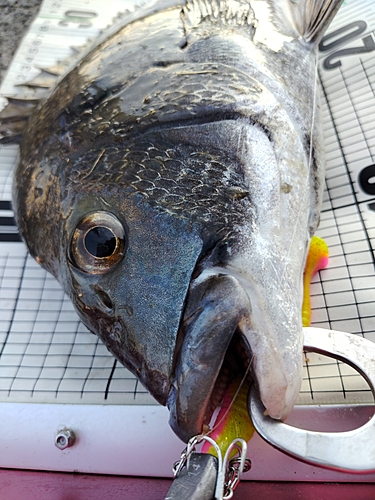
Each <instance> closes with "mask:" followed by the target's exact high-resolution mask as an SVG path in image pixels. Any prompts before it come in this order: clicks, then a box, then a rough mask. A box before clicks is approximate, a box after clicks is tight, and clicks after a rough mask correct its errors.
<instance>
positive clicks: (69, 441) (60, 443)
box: [55, 428, 76, 450]
mask: <svg viewBox="0 0 375 500" xmlns="http://www.w3.org/2000/svg"><path fill="white" fill-rule="evenodd" d="M75 440H76V435H75V434H74V432H73V431H72V430H70V429H66V428H65V429H61V431H59V432H58V433H57V434H56V437H55V446H56V447H57V448H58V449H59V450H65V448H70V447H71V446H73V444H74V442H75Z"/></svg>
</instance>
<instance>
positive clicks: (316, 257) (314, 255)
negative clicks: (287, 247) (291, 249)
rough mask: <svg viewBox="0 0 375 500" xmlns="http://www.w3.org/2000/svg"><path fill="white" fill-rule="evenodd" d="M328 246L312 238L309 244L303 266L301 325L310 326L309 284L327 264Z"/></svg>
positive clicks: (320, 240) (315, 237)
mask: <svg viewBox="0 0 375 500" xmlns="http://www.w3.org/2000/svg"><path fill="white" fill-rule="evenodd" d="M328 255H329V253H328V246H327V244H326V242H325V241H324V240H322V238H319V237H318V236H313V237H312V238H311V242H310V248H309V253H308V255H307V259H306V264H305V273H304V277H303V304H302V324H303V326H310V323H311V298H310V283H311V280H312V278H313V276H314V275H315V274H316V273H317V272H318V271H320V270H321V269H324V268H325V267H326V266H327V264H328Z"/></svg>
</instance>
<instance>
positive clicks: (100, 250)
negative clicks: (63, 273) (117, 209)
mask: <svg viewBox="0 0 375 500" xmlns="http://www.w3.org/2000/svg"><path fill="white" fill-rule="evenodd" d="M124 251H125V230H124V226H123V225H122V224H121V222H120V221H119V220H118V219H117V217H115V216H114V215H113V214H111V213H109V212H94V213H90V214H87V215H85V217H83V218H82V219H81V220H80V221H79V222H78V224H77V226H76V228H75V229H74V231H73V235H72V238H71V242H70V250H69V257H70V260H71V262H72V263H73V265H74V266H75V267H77V268H78V269H81V270H82V271H84V272H86V273H90V274H104V273H106V272H108V271H110V270H111V269H112V268H113V267H114V266H115V265H116V264H118V263H119V262H120V261H121V260H122V258H123V257H124Z"/></svg>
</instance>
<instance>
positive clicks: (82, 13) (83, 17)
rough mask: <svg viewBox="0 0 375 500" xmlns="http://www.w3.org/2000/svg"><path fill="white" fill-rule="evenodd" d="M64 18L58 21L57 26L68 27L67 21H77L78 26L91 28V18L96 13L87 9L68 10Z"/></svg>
mask: <svg viewBox="0 0 375 500" xmlns="http://www.w3.org/2000/svg"><path fill="white" fill-rule="evenodd" d="M64 17H65V19H64V20H63V21H60V22H59V26H64V27H68V26H69V23H78V27H79V28H91V26H92V22H91V19H93V18H94V17H98V14H97V13H96V12H93V11H89V10H68V11H67V12H65V14H64Z"/></svg>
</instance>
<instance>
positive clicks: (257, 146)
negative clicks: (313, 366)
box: [14, 0, 341, 440]
mask: <svg viewBox="0 0 375 500" xmlns="http://www.w3.org/2000/svg"><path fill="white" fill-rule="evenodd" d="M340 3H341V2H340V1H333V0H331V1H329V0H321V1H319V2H315V6H314V5H313V4H312V3H311V2H306V3H305V4H304V6H305V10H304V8H302V7H301V5H302V4H298V2H297V4H294V3H289V2H288V1H286V0H285V1H284V0H280V1H271V0H270V1H266V0H256V1H255V0H254V1H253V2H252V3H251V4H248V3H245V2H240V1H238V2H237V1H234V0H228V1H225V2H220V3H216V2H209V3H207V4H206V3H204V2H201V1H199V0H193V1H191V2H187V3H186V4H182V3H181V4H177V3H175V2H170V3H169V4H167V3H166V2H163V3H160V4H156V6H154V7H152V9H151V10H149V11H148V12H146V11H145V12H144V13H138V14H137V16H138V17H137V18H129V19H125V21H124V26H123V28H121V29H119V30H118V31H117V32H114V33H112V34H111V35H109V36H108V35H107V37H105V36H104V37H103V39H102V40H101V41H100V43H99V44H98V46H97V47H96V48H94V49H91V50H89V51H88V52H87V54H86V55H84V56H83V57H82V59H81V60H80V61H79V62H78V63H77V64H76V66H75V67H74V68H73V69H72V70H71V71H70V72H69V73H68V74H67V75H66V76H65V77H64V78H63V79H62V80H61V81H60V82H59V83H58V85H57V87H56V89H55V90H54V91H53V93H52V94H51V96H50V97H49V98H48V99H47V101H46V102H45V103H43V104H42V105H41V106H40V108H39V109H38V111H37V112H36V113H35V114H34V115H33V116H32V117H31V119H30V120H29V124H28V127H27V129H26V133H25V134H24V139H23V142H22V144H21V153H20V163H19V166H18V168H17V170H16V173H15V182H14V208H15V213H16V218H17V222H18V225H19V228H20V232H21V234H22V236H23V238H24V239H25V241H26V243H27V245H28V247H29V250H30V252H31V254H32V255H33V256H34V257H35V258H36V259H37V260H38V262H40V264H41V265H43V266H44V267H45V268H46V269H48V270H49V271H50V272H51V273H52V274H54V275H55V276H56V277H57V279H58V280H59V281H60V283H61V284H62V286H63V287H64V289H65V290H66V292H67V293H68V294H69V296H70V297H71V299H72V301H73V303H74V305H75V307H76V309H77V311H78V313H79V315H80V317H81V318H82V320H83V322H84V323H85V324H86V325H87V326H88V328H89V329H90V330H91V331H93V332H95V333H96V334H98V335H99V337H100V338H101V339H102V340H103V342H104V343H105V344H106V346H107V347H108V349H109V350H110V351H111V352H112V353H113V354H114V355H115V356H116V357H117V358H118V359H119V360H120V361H121V362H122V363H123V364H125V365H126V366H127V367H129V369H131V370H132V371H133V372H134V373H135V374H136V375H137V376H138V377H139V379H140V380H141V382H142V383H143V384H144V385H145V386H146V387H147V388H148V389H149V390H150V392H151V393H152V394H153V395H154V396H155V397H156V399H157V400H158V401H159V402H161V403H162V404H166V403H167V402H168V405H169V408H170V410H171V425H172V427H173V428H174V430H175V432H176V433H177V434H178V435H179V436H180V437H181V438H182V439H183V440H187V439H188V438H189V437H191V435H193V434H196V433H199V432H200V431H201V427H202V419H203V418H204V413H205V410H206V408H207V405H208V399H209V392H210V390H211V389H212V387H213V385H214V382H215V379H216V376H217V375H218V372H219V369H220V365H221V362H222V360H223V358H224V355H225V351H226V348H227V346H228V345H229V343H230V339H231V338H232V335H233V334H234V332H235V331H236V330H239V331H240V332H241V334H242V335H243V336H244V339H245V343H246V344H247V345H248V349H249V355H250V354H251V355H253V356H254V372H255V376H256V378H257V382H258V385H259V390H260V394H261V397H262V400H263V402H264V404H265V406H266V408H267V410H268V412H269V413H270V414H271V416H273V417H275V418H285V417H286V415H287V414H288V413H289V411H290V410H291V408H292V406H293V404H294V401H295V399H296V396H297V394H298V390H299V386H300V379H301V378H300V373H301V352H302V342H303V338H302V325H301V312H300V311H301V302H302V288H301V285H302V270H303V264H304V260H305V255H306V251H307V247H308V242H309V239H310V236H311V235H312V234H313V232H314V231H315V228H316V226H317V223H318V218H319V208H320V201H321V196H322V185H323V164H322V161H321V152H320V145H319V133H318V132H319V131H318V125H317V121H316V120H315V45H316V41H317V40H318V38H319V36H320V35H321V32H322V30H323V29H324V27H325V26H326V25H327V23H328V22H329V20H330V19H331V18H332V16H333V14H334V12H335V11H336V10H337V9H338V7H339V5H340ZM318 4H321V6H323V8H327V9H328V11H329V13H328V14H326V15H323V22H322V23H321V24H319V23H318V24H317V25H316V23H315V22H312V23H310V20H309V18H308V15H307V14H306V11H307V12H311V13H312V15H315V16H317V12H319V7H317V5H318ZM298 9H299V10H298ZM314 9H315V10H314ZM316 9H317V10H316ZM330 9H331V10H330ZM323 10H324V9H323ZM287 12H289V13H290V15H286V13H287ZM296 12H297V14H298V15H296ZM299 15H300V17H298V16H299ZM301 19H302V20H301ZM313 21H314V19H313ZM103 213H110V214H113V216H114V217H115V218H116V219H117V221H118V226H119V227H120V228H122V230H123V236H124V237H123V242H124V243H123V249H122V250H121V254H119V255H116V256H115V257H116V259H112V257H113V256H110V258H109V259H108V268H107V269H104V271H105V272H104V271H103V267H101V268H100V266H99V267H97V268H95V266H94V268H92V267H89V266H88V264H87V265H86V264H85V263H84V259H83V264H82V261H80V260H79V256H77V248H75V243H73V242H75V240H74V238H73V236H72V235H74V234H75V231H76V228H77V226H79V225H80V221H82V219H83V218H84V217H87V216H89V219H90V218H91V219H92V224H93V227H94V226H95V220H97V218H98V217H101V214H103ZM91 219H90V220H91ZM79 234H81V233H79ZM79 237H81V236H78V238H79ZM73 247H74V248H73ZM85 258H86V257H85ZM77 262H81V264H80V265H77ZM113 262H115V263H113ZM85 266H86V267H85ZM224 291H225V293H224ZM203 304H205V306H204V307H203ZM224 318H225V320H224ZM220 324H221V325H222V329H220V328H218V327H217V326H215V325H220ZM210 325H212V335H213V337H211V338H214V339H216V340H215V343H213V345H212V348H211V343H210V335H208V334H207V332H210ZM210 353H211V356H214V357H215V360H216V362H215V363H214V365H213V366H211V367H210V366H209V361H210ZM199 365H202V366H203V365H207V366H208V372H207V373H208V375H206V379H204V384H203V387H204V390H199V386H200V384H201V383H202V380H203V378H202V376H201V375H200V370H199ZM197 367H198V369H197ZM206 391H207V396H206V397H205V392H206ZM198 402H199V405H198V404H197V403H198ZM198 406H199V408H198V410H197V407H198Z"/></svg>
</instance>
